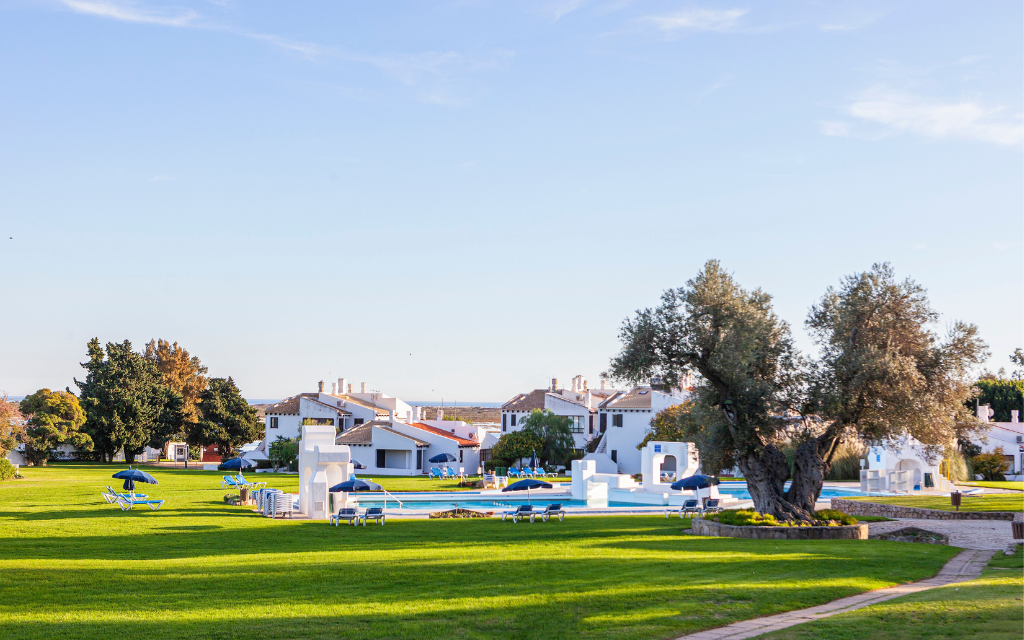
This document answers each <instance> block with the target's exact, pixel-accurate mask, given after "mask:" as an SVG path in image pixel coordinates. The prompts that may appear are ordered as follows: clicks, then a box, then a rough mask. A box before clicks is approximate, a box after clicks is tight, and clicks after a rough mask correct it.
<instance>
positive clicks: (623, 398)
mask: <svg viewBox="0 0 1024 640" xmlns="http://www.w3.org/2000/svg"><path fill="white" fill-rule="evenodd" d="M688 382H689V381H686V384H684V388H682V389H674V390H673V391H672V392H664V391H658V390H655V389H652V388H651V387H636V388H634V389H630V390H629V391H619V392H617V393H615V394H613V395H612V396H611V397H610V398H608V399H607V400H605V401H604V402H602V403H600V404H599V405H598V406H597V432H598V435H599V436H600V437H601V442H600V443H599V444H598V445H597V449H596V450H595V453H592V454H588V455H587V456H586V458H584V459H586V460H595V461H596V462H597V469H598V471H600V470H601V469H602V468H609V467H610V465H609V461H610V462H611V463H612V464H614V465H615V466H616V468H617V469H618V473H623V474H635V473H640V469H641V462H642V459H641V458H642V456H641V453H640V450H639V449H637V446H638V445H639V444H640V443H641V442H642V441H643V439H644V437H646V435H647V432H648V431H650V429H651V420H653V419H654V416H656V415H658V412H660V411H663V410H665V409H668V408H669V407H674V406H676V405H679V404H682V403H684V402H686V399H687V398H688V397H689V391H687V390H686V387H688V386H689V384H688ZM605 457H607V460H605V459H604V458H605Z"/></svg>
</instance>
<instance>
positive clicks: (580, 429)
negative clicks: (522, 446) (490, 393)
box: [501, 376, 617, 449]
mask: <svg viewBox="0 0 1024 640" xmlns="http://www.w3.org/2000/svg"><path fill="white" fill-rule="evenodd" d="M615 393H617V391H615V390H614V389H605V388H604V381H602V384H601V389H590V388H589V385H588V384H587V381H586V380H584V379H583V376H576V377H575V378H573V379H572V388H570V389H559V388H558V379H557V378H554V379H552V380H551V386H550V387H549V388H547V389H535V390H533V391H531V392H529V393H520V394H519V395H517V396H516V397H514V398H512V399H511V400H509V401H508V402H506V403H505V404H503V405H502V406H501V431H502V433H508V432H510V431H519V429H520V428H521V423H522V421H523V420H524V419H526V418H527V417H528V416H529V415H530V414H531V413H532V412H533V411H535V410H537V409H539V410H541V411H545V410H546V411H550V412H551V413H553V414H555V415H556V416H567V417H569V418H570V419H571V420H572V423H571V424H570V427H569V428H570V429H571V430H572V433H573V436H574V437H575V439H576V448H577V449H583V448H585V447H586V446H587V443H588V442H590V440H591V439H592V438H593V437H594V436H595V435H597V430H596V429H597V427H596V419H597V405H598V404H600V403H601V402H603V401H604V400H607V399H608V398H610V397H611V396H612V395H614V394H615Z"/></svg>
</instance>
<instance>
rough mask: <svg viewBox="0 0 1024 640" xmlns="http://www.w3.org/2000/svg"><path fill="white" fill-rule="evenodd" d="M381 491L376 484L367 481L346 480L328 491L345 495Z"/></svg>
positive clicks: (380, 487)
mask: <svg viewBox="0 0 1024 640" xmlns="http://www.w3.org/2000/svg"><path fill="white" fill-rule="evenodd" d="M381 489H383V487H382V486H380V485H379V484H377V483H376V482H369V481H368V480H359V479H355V480H346V481H345V482H342V483H339V484H336V485H334V486H333V487H331V488H330V489H328V491H330V492H331V493H336V492H338V491H344V492H345V493H354V492H356V491H380V490H381Z"/></svg>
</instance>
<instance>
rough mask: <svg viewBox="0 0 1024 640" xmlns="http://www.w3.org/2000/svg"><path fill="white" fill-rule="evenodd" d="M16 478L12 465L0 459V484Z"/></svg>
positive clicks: (6, 460)
mask: <svg viewBox="0 0 1024 640" xmlns="http://www.w3.org/2000/svg"><path fill="white" fill-rule="evenodd" d="M17 476H18V474H17V472H16V471H15V470H14V465H13V464H11V461H10V460H8V459H7V458H0V482H4V481H7V480H14V478H16V477H17Z"/></svg>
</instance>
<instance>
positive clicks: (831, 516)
mask: <svg viewBox="0 0 1024 640" xmlns="http://www.w3.org/2000/svg"><path fill="white" fill-rule="evenodd" d="M711 517H713V518H715V519H716V520H718V521H719V522H721V523H722V524H729V525H733V526H736V527H811V526H813V527H838V526H841V525H851V524H857V519H856V518H854V517H853V516H850V515H847V514H845V513H843V512H842V511H837V510H835V509H823V510H821V511H816V512H814V519H813V520H810V521H800V520H797V521H792V520H779V519H777V518H776V517H775V516H773V515H772V514H770V513H759V512H757V511H754V510H753V509H729V510H727V511H721V512H719V513H717V514H715V515H714V516H711Z"/></svg>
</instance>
